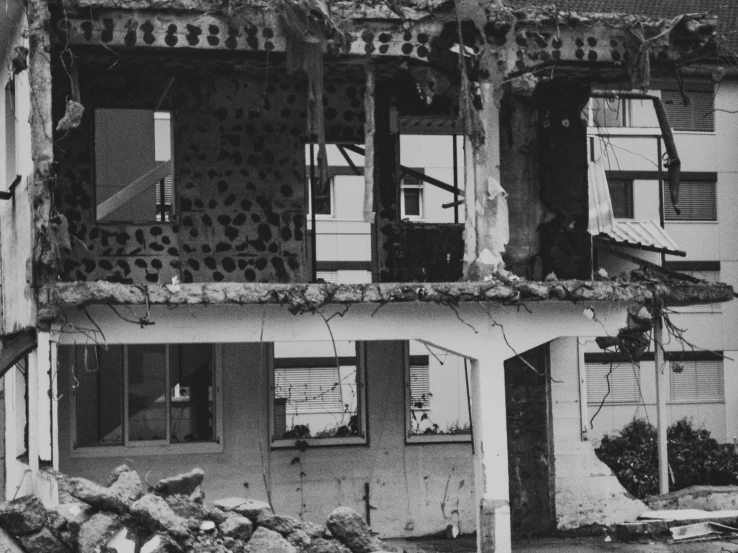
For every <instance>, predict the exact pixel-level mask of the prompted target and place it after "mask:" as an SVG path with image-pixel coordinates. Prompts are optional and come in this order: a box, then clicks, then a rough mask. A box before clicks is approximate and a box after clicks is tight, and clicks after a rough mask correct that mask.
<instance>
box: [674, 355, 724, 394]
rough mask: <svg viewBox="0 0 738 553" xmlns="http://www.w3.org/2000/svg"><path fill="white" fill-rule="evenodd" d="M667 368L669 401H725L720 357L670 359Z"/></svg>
mask: <svg viewBox="0 0 738 553" xmlns="http://www.w3.org/2000/svg"><path fill="white" fill-rule="evenodd" d="M669 368H670V369H671V370H670V371H669V388H670V392H671V394H670V395H671V401H673V402H677V403H709V402H722V401H725V381H724V379H723V360H722V359H716V360H710V361H670V362H669ZM675 369H676V370H675Z"/></svg>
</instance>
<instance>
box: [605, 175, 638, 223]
mask: <svg viewBox="0 0 738 553" xmlns="http://www.w3.org/2000/svg"><path fill="white" fill-rule="evenodd" d="M607 186H608V188H609V190H610V201H611V202H612V211H613V215H614V216H615V218H616V219H632V218H633V181H632V180H629V179H607Z"/></svg>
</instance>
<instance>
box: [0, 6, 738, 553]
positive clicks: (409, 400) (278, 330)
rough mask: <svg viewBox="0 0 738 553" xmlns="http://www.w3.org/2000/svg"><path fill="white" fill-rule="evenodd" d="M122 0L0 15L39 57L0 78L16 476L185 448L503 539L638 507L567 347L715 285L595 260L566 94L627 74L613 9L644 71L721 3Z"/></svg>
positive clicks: (222, 467)
mask: <svg viewBox="0 0 738 553" xmlns="http://www.w3.org/2000/svg"><path fill="white" fill-rule="evenodd" d="M136 6H137V9H131V10H129V9H124V8H121V7H120V3H119V2H112V1H110V0H92V1H88V0H84V2H83V1H82V0H80V2H78V3H75V2H71V3H67V4H65V10H63V11H59V10H56V9H51V12H48V11H47V8H49V6H48V5H47V2H46V1H45V0H29V12H28V13H29V15H28V18H29V20H28V21H27V22H26V21H25V20H24V17H23V15H22V14H20V13H18V12H17V11H6V12H3V13H2V15H0V21H2V24H3V26H4V27H2V29H4V28H9V29H10V28H13V29H16V34H14V35H12V36H13V38H12V40H11V41H9V42H7V43H5V42H3V43H2V45H0V48H2V50H0V54H2V55H1V56H0V57H2V59H4V60H5V59H7V58H8V57H12V56H14V55H16V52H20V53H22V51H20V50H17V49H16V47H20V46H25V45H27V46H28V62H29V65H28V68H25V67H22V64H20V65H17V66H16V69H17V75H16V78H15V79H13V80H12V83H13V86H14V90H15V99H13V97H12V90H13V89H12V88H11V89H8V88H6V87H5V86H4V85H3V93H2V94H3V97H2V99H3V102H4V105H11V109H10V110H8V109H5V110H4V111H3V112H2V113H3V130H4V131H5V132H6V133H8V135H10V134H12V132H13V129H15V137H16V140H15V145H16V148H15V150H14V151H13V149H12V142H8V143H7V144H8V147H7V148H6V151H7V153H4V154H3V155H4V156H5V157H3V158H0V159H2V160H3V172H2V174H3V175H6V177H7V180H8V181H10V182H12V183H13V188H12V190H8V191H7V193H6V194H1V195H0V198H2V200H0V242H1V243H2V248H1V249H0V251H1V256H0V260H1V261H2V335H1V336H0V339H1V340H2V346H3V347H2V349H0V371H1V374H3V375H4V386H5V388H4V389H5V399H6V403H5V423H6V426H5V439H6V441H5V471H6V472H5V497H6V498H12V497H17V496H22V495H26V494H37V495H39V496H40V497H42V499H43V500H44V501H45V502H47V503H50V504H53V503H54V502H56V501H58V500H59V494H58V488H57V480H56V479H57V475H58V473H57V472H56V471H62V472H64V473H69V474H73V475H79V476H85V477H88V478H92V479H95V480H98V481H103V480H104V479H105V477H106V476H107V474H108V473H109V472H110V470H111V469H113V468H114V467H116V466H118V465H120V464H121V463H124V462H126V463H132V464H134V465H135V467H136V469H137V470H139V471H140V472H141V473H142V474H146V475H147V476H148V478H150V480H151V481H155V480H156V479H158V478H160V477H162V476H166V475H170V474H172V473H175V472H180V471H185V470H189V469H191V468H192V467H193V466H198V467H200V468H202V469H204V470H205V472H206V474H207V480H206V488H207V495H208V497H209V498H211V499H213V498H220V497H226V496H234V495H244V496H250V497H254V498H258V499H268V500H269V501H270V502H271V503H272V504H273V506H274V507H275V509H276V510H277V511H278V512H280V513H285V514H289V515H293V516H299V517H302V518H305V519H307V520H314V521H316V522H322V521H323V520H324V519H325V517H326V515H327V514H328V513H329V512H330V511H331V510H332V509H333V508H334V507H336V506H338V505H346V506H350V507H353V508H354V509H356V510H358V511H360V512H361V513H362V514H364V516H365V517H366V518H367V519H370V521H371V524H372V526H373V527H374V528H375V529H376V530H377V531H378V532H379V533H380V534H381V535H383V536H421V535H428V534H433V533H437V532H439V531H443V530H444V529H445V528H447V526H448V525H450V524H451V525H458V526H459V528H460V529H461V531H462V532H471V531H474V530H476V531H477V535H478V540H479V548H480V550H482V551H489V550H490V549H491V548H493V547H494V549H495V551H499V552H505V551H510V549H511V545H510V535H511V527H514V528H515V529H516V530H518V531H526V532H531V531H536V532H549V531H552V530H554V529H555V528H572V527H576V526H580V525H585V524H594V523H603V522H608V523H612V522H616V521H620V520H627V519H628V518H630V517H633V516H635V515H637V514H638V513H639V512H640V511H641V510H642V509H643V508H644V506H643V504H641V503H640V502H637V501H634V500H633V499H632V498H630V497H629V496H627V495H626V494H625V492H624V490H623V489H622V487H621V486H620V485H619V484H618V483H617V480H616V479H615V478H614V476H613V475H612V473H611V472H610V471H609V470H608V469H607V468H606V467H604V465H602V463H600V462H599V461H598V460H597V458H596V456H595V454H594V450H593V448H592V443H591V442H590V441H587V440H586V436H583V434H582V429H583V427H584V424H585V419H586V415H587V409H586V401H587V394H586V390H585V388H584V387H583V386H582V380H581V373H582V371H581V370H580V369H583V365H582V364H581V362H580V360H581V357H582V352H583V350H582V348H580V347H579V346H578V341H579V340H582V339H583V338H584V337H587V336H592V335H599V334H602V333H605V334H608V335H611V336H618V337H621V338H622V340H623V344H625V343H626V341H627V340H629V339H632V338H633V333H630V334H628V335H627V336H626V335H624V334H623V333H622V332H621V329H622V328H623V327H625V326H626V321H628V322H632V316H631V315H629V314H628V308H630V307H642V308H643V309H645V310H646V311H647V312H648V313H649V315H648V317H647V319H648V320H647V323H644V324H645V326H644V327H643V328H642V329H641V330H642V332H640V333H639V334H638V339H646V338H645V336H646V334H647V331H648V328H647V327H649V326H650V325H651V324H652V323H653V321H654V320H655V319H656V318H658V317H659V305H660V302H662V301H663V302H666V303H667V304H670V303H673V302H678V303H680V304H684V305H691V304H694V303H700V304H704V303H708V302H710V301H712V302H715V303H719V302H724V301H728V300H730V299H731V298H732V293H733V291H732V288H731V287H730V286H726V285H722V284H717V283H716V284H709V285H705V284H694V283H689V282H684V281H673V282H667V283H663V282H660V281H658V280H653V281H633V282H625V281H615V280H601V281H598V280H593V279H592V274H593V270H595V269H596V265H595V263H593V259H592V237H591V236H590V235H589V233H588V229H589V227H588V226H587V223H588V219H589V206H590V185H589V182H588V178H587V143H588V140H587V126H586V124H585V123H584V122H583V121H582V120H581V117H580V115H581V112H582V109H583V107H584V106H585V104H586V103H587V102H588V100H589V97H590V92H591V88H592V87H593V86H594V87H595V88H596V87H597V86H600V85H601V83H604V82H612V81H614V80H625V79H626V78H627V77H628V75H629V69H630V70H631V71H636V70H637V69H638V68H637V67H635V66H631V67H629V66H628V64H624V63H619V62H618V60H623V59H626V58H627V59H635V58H636V54H638V53H639V52H641V44H640V43H639V42H638V41H637V40H635V39H634V38H633V36H634V35H633V33H632V32H631V31H632V25H639V28H640V29H643V32H645V36H646V37H659V40H660V41H661V42H660V45H661V47H662V50H661V54H660V56H659V57H656V56H654V59H652V60H651V65H652V67H653V68H654V70H656V69H658V68H659V67H661V66H662V65H663V64H662V61H665V60H666V61H669V62H674V63H680V62H687V61H695V60H702V59H704V57H705V56H707V55H709V54H711V52H712V49H711V48H712V46H711V45H712V41H711V36H712V35H711V32H712V29H713V25H714V22H713V21H712V20H710V19H709V18H705V17H703V16H685V17H687V19H688V21H689V22H690V25H684V26H679V27H677V28H674V29H671V30H669V31H667V30H666V29H665V24H664V23H663V22H653V21H646V20H640V19H638V18H636V19H635V20H632V19H631V20H628V21H626V22H623V21H621V20H620V19H618V18H616V17H613V16H609V15H607V14H605V15H599V16H593V20H592V25H591V26H587V27H586V28H585V27H583V26H577V27H576V28H574V27H573V26H572V25H570V24H569V23H571V22H572V21H573V20H574V19H571V18H573V17H574V16H572V15H571V14H559V15H556V16H555V17H554V18H553V19H549V16H548V15H546V14H547V13H548V12H546V10H545V9H543V8H540V9H539V8H535V9H532V10H528V11H521V12H518V13H516V19H515V23H514V25H512V26H510V25H507V26H506V24H505V21H506V18H507V17H508V15H509V14H508V12H507V11H506V10H501V11H495V10H492V11H490V12H489V13H486V12H484V13H480V14H477V15H478V16H479V17H480V18H482V19H484V18H487V21H486V24H485V25H484V28H483V29H478V30H474V29H473V28H472V27H473V25H476V24H477V23H474V22H472V21H471V20H469V21H468V22H465V25H464V26H463V27H462V29H461V31H462V32H461V33H459V32H458V31H459V29H457V28H456V24H457V23H456V14H455V13H447V12H446V11H433V10H431V9H430V8H428V7H422V6H420V5H414V4H411V3H409V2H408V3H404V2H403V3H400V4H398V6H396V9H398V10H404V12H403V14H404V17H402V18H400V17H399V16H397V14H395V13H394V12H391V11H385V8H384V7H376V8H369V7H366V6H361V7H355V8H354V7H352V8H346V7H345V6H333V7H334V8H336V9H338V8H339V7H340V11H341V15H340V28H337V27H336V26H337V25H339V23H338V20H336V21H333V20H332V19H331V17H330V14H329V13H325V14H322V16H321V17H318V14H317V13H316V12H315V11H311V12H309V13H308V12H305V11H302V10H303V9H304V8H303V7H302V5H301V4H298V3H291V2H290V3H285V4H284V5H281V7H280V9H281V10H287V12H286V13H290V14H292V15H294V16H295V17H294V18H290V17H286V16H285V12H280V11H278V10H276V9H275V8H273V7H271V6H270V5H264V6H262V5H252V4H245V5H241V4H238V5H235V4H226V3H221V2H220V1H219V0H207V1H203V2H202V3H197V4H196V5H195V4H192V3H190V2H180V1H179V0H173V1H172V3H171V4H167V6H168V9H167V10H165V11H161V10H158V9H153V8H151V9H149V8H141V4H136ZM51 8H54V6H51ZM138 8H141V9H138ZM169 8H171V9H169ZM91 9H92V10H94V11H92V12H91V11H90V10H91ZM544 15H545V17H544ZM296 21H302V22H305V23H306V25H307V26H306V27H304V28H303V27H300V26H299V25H297V26H294V27H292V26H291V25H295V22H296ZM478 21H479V20H478ZM466 30H470V31H473V32H470V33H469V34H468V35H467V34H466V33H465V31H466ZM508 33H509V36H508ZM459 34H461V35H463V36H464V37H465V38H464V39H463V40H464V44H463V48H462V47H461V45H460V44H459V40H462V39H459ZM513 34H516V36H515V37H513V36H512V35H513ZM483 37H484V38H483ZM541 37H544V38H541ZM545 37H548V38H545ZM480 41H482V42H480ZM585 44H586V45H587V46H586V49H587V51H586V52H585V51H584V49H583V47H584V45H585ZM459 51H462V57H463V58H465V63H464V64H463V67H465V71H464V72H463V75H461V74H459V73H458V69H459V66H458V58H459ZM478 53H484V55H480V56H478V55H477V54H478ZM324 54H325V56H324ZM495 56H496V57H495ZM584 56H586V57H587V59H588V60H589V61H588V63H587V64H586V65H583V64H582V63H581V61H582V58H583V57H584ZM664 58H665V60H664ZM493 60H496V61H493ZM467 66H468V67H467ZM6 67H7V63H6V64H5V65H4V66H3V71H6V70H5V68H6ZM296 67H302V68H304V71H294V69H295V68H296ZM542 67H545V72H544V71H540V70H541V69H542ZM532 74H536V75H538V77H537V78H536V79H533V78H531V77H530V76H531V75H532ZM2 75H3V79H5V80H6V81H7V80H8V79H9V75H8V74H7V73H2ZM467 78H468V79H470V80H471V83H472V84H471V85H469V88H468V89H467V88H465V87H464V86H462V83H466V82H467V81H466V79H467ZM501 82H504V85H500V83H501ZM508 82H509V84H510V86H508V85H507V83H508ZM26 83H30V84H26ZM460 90H461V91H464V92H460ZM460 98H461V102H460ZM467 101H468V102H467ZM467 103H468V106H467V105H466V104H467ZM459 104H461V105H459ZM498 104H499V105H498ZM13 105H15V108H16V110H17V113H18V114H22V115H23V117H22V118H21V117H18V118H17V119H16V118H12V117H8V113H10V111H12V106H13ZM81 108H84V113H82V112H81ZM467 108H468V109H467ZM468 110H471V111H468ZM458 113H462V114H463V113H466V114H467V116H465V118H466V121H465V123H466V130H465V131H464V132H466V133H467V134H466V136H465V137H464V141H463V142H464V144H463V147H462V145H461V144H460V142H461V140H460V139H457V143H456V156H454V155H453V151H454V147H453V146H454V141H453V139H452V138H451V137H452V135H453V134H454V133H456V134H459V135H461V134H463V133H462V131H461V129H460V128H459V123H458V122H457V119H456V114H458ZM16 125H17V126H16ZM480 129H481V131H483V140H482V134H480V132H481V131H480ZM322 135H324V136H325V138H326V142H327V143H328V148H327V157H328V163H327V164H326V166H325V167H323V168H321V167H320V164H319V163H315V162H313V163H312V164H311V163H310V154H309V151H310V144H311V143H315V142H316V139H315V137H317V136H322ZM357 144H362V146H360V147H358V148H357ZM444 144H445V145H444ZM333 145H336V147H333ZM338 145H340V146H341V147H342V148H343V149H344V150H345V154H346V155H345V156H344V155H343V154H342V153H341V151H340V150H341V149H340V148H338ZM313 149H318V150H319V149H320V146H319V145H314V146H313ZM306 150H307V152H308V154H307V155H306ZM316 155H317V154H316ZM454 157H455V160H456V161H455V162H454ZM348 159H350V160H352V163H353V165H354V167H352V163H349V161H348ZM13 163H15V165H13ZM311 165H313V167H314V168H313V169H311ZM316 165H317V167H316ZM455 165H456V166H457V169H456V171H455V170H454V166H455ZM311 173H317V175H321V174H323V175H324V176H325V177H327V178H326V179H318V180H317V181H316V179H314V178H312V179H311V178H306V176H309V175H310V174H311ZM411 177H412V178H411ZM420 183H423V184H420ZM326 184H328V186H326ZM457 184H458V187H457ZM686 189H687V186H686V185H685V190H686ZM357 196H361V197H362V198H363V201H362V202H360V203H354V202H353V201H351V198H355V197H357ZM311 197H312V198H313V204H314V205H313V208H314V210H315V213H314V217H315V225H313V224H312V218H313V214H311V213H310V201H309V199H310V198H311ZM460 198H463V199H464V203H463V205H462V204H458V199H460ZM444 203H445V204H449V203H450V204H457V205H451V206H450V207H447V208H443V207H440V205H441V204H444ZM635 204H636V202H635V201H634V205H635ZM313 226H315V227H316V230H317V234H316V236H315V237H313V236H312V234H311V231H312V227H313ZM313 238H315V243H316V244H317V247H313ZM677 238H679V237H677ZM631 242H632V241H631ZM631 245H633V244H632V243H631ZM503 260H504V263H503ZM505 266H506V267H508V268H509V269H511V270H512V274H511V273H508V272H507V271H505V270H504V267H505ZM551 272H554V273H556V274H557V275H558V277H559V279H560V280H557V279H553V278H548V279H546V278H545V277H546V276H547V275H549V274H550V273H551ZM369 276H371V278H369ZM721 276H722V275H721ZM461 277H463V280H462V281H459V279H460V278H461ZM318 279H322V280H323V281H328V282H316V281H317V280H318ZM331 280H335V281H336V282H337V283H338V284H332V283H330V281H331ZM369 280H371V282H369ZM626 345H627V344H626ZM623 347H625V346H623ZM688 370H690V369H689V368H685V371H684V373H687V371H688ZM693 373H694V371H693ZM578 383H579V385H578ZM508 429H509V430H508Z"/></svg>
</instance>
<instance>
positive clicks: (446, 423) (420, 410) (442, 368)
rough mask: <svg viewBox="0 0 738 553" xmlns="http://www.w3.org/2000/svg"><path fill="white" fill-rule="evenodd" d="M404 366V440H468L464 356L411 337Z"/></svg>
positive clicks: (469, 428)
mask: <svg viewBox="0 0 738 553" xmlns="http://www.w3.org/2000/svg"><path fill="white" fill-rule="evenodd" d="M405 367H406V370H405V381H406V393H405V403H406V406H407V407H406V410H405V411H406V418H407V441H408V442H449V441H469V440H471V417H470V410H471V400H470V395H469V391H470V389H469V372H468V371H469V368H470V367H469V363H468V361H467V359H465V358H464V357H461V356H458V355H455V354H453V353H449V352H447V351H443V350H439V349H437V348H434V347H433V346H426V345H425V344H423V343H421V342H418V341H415V340H413V341H410V342H409V344H408V347H407V355H406V359H405Z"/></svg>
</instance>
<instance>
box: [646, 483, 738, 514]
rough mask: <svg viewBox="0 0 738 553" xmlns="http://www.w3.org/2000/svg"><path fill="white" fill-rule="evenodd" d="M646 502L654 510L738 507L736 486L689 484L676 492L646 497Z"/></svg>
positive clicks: (706, 509)
mask: <svg viewBox="0 0 738 553" xmlns="http://www.w3.org/2000/svg"><path fill="white" fill-rule="evenodd" d="M645 502H646V504H647V505H648V506H649V507H651V509H655V510H664V509H670V510H673V509H702V510H704V511H721V510H732V509H738V486H690V487H689V488H684V489H682V490H679V491H676V492H670V493H667V494H663V495H657V496H653V497H648V498H646V500H645Z"/></svg>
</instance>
